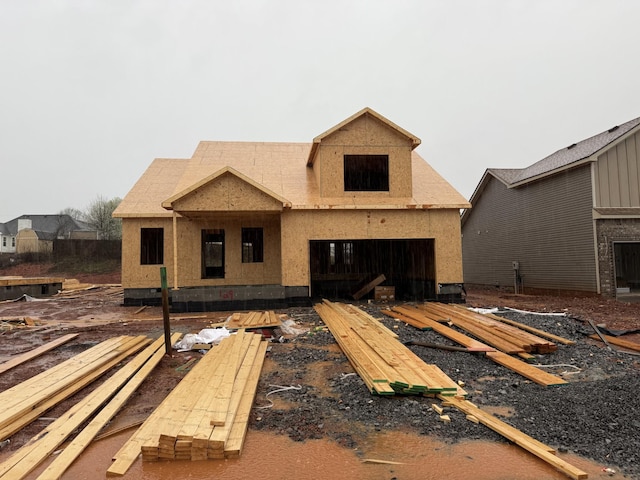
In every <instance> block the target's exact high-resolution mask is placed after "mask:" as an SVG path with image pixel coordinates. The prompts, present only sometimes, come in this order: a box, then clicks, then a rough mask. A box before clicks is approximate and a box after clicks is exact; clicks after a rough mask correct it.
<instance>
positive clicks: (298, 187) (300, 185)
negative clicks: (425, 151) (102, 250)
mask: <svg viewBox="0 0 640 480" xmlns="http://www.w3.org/2000/svg"><path fill="white" fill-rule="evenodd" d="M362 115H372V116H374V117H375V118H376V119H378V120H380V121H382V122H384V123H385V124H386V125H387V126H389V127H390V128H393V129H395V130H396V131H398V132H400V133H401V134H402V135H404V136H406V137H407V138H408V139H410V141H411V145H412V148H415V147H416V146H417V145H418V144H419V143H420V139H418V138H417V137H415V136H413V135H411V134H410V133H408V132H406V131H405V130H402V129H401V128H400V127H398V126H397V125H395V124H393V123H392V122H390V121H389V120H387V119H385V118H384V117H382V116H381V115H379V114H377V113H376V112H374V111H373V110H371V109H369V108H365V109H363V110H361V111H360V112H358V113H356V114H355V115H353V116H351V117H350V118H348V119H347V120H345V121H344V122H341V123H340V124H338V125H336V126H335V127H333V128H332V129H330V130H328V131H327V132H325V133H324V134H322V135H320V136H319V137H316V139H314V143H285V142H219V141H201V142H200V143H199V144H198V146H197V148H196V150H195V152H194V153H193V156H192V157H191V158H186V159H178V158H159V159H155V160H154V161H153V162H152V163H151V165H149V167H148V168H147V170H146V171H145V172H144V173H143V174H142V176H141V177H140V179H139V180H138V181H137V182H136V183H135V185H134V186H133V187H132V188H131V190H130V191H129V192H128V193H127V195H126V196H125V197H124V199H123V200H122V202H121V203H120V204H119V205H118V207H117V208H116V209H115V211H114V212H113V216H114V217H118V218H139V217H146V218H153V217H167V216H171V215H172V213H171V212H170V211H168V209H170V208H171V204H172V203H173V202H175V201H177V200H178V199H180V198H185V197H186V196H189V195H191V194H192V193H193V192H194V191H195V190H197V189H198V188H201V187H203V186H205V185H208V184H210V183H211V182H214V181H215V180H216V179H217V178H220V176H221V175H223V174H233V175H234V176H235V177H236V178H239V179H241V180H242V181H244V182H245V183H247V184H250V185H252V186H253V187H255V188H257V189H258V190H260V191H261V192H263V193H264V194H266V195H268V196H269V197H272V198H273V199H276V200H277V201H279V202H281V203H282V204H283V207H285V208H291V209H318V208H333V209H355V208H378V209H380V208H385V209H415V208H420V209H426V208H456V209H462V208H467V207H468V206H469V203H468V202H467V201H466V200H465V199H464V197H463V196H462V195H461V194H460V193H458V191H457V190H455V189H454V188H453V187H452V186H451V185H450V184H449V183H448V182H447V181H446V180H445V179H444V178H442V177H441V176H440V175H439V174H438V173H437V172H436V171H435V170H434V169H433V168H432V167H431V166H430V165H429V164H428V163H427V162H426V161H425V160H424V159H423V158H422V157H421V156H420V155H418V153H416V152H415V151H412V152H411V169H412V192H413V197H402V198H380V197H357V196H353V197H340V198H326V197H320V190H319V188H318V183H317V180H316V176H315V174H314V172H313V169H311V168H309V167H308V166H307V164H308V161H309V159H310V158H311V157H312V156H311V152H312V150H313V148H314V145H316V147H315V148H317V145H319V143H320V142H321V141H322V138H326V136H327V135H330V134H331V133H332V132H334V131H336V130H338V129H339V128H341V126H344V125H345V124H347V123H349V122H350V121H353V120H354V119H356V118H359V117H361V116H362Z"/></svg>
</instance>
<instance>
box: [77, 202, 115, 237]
mask: <svg viewBox="0 0 640 480" xmlns="http://www.w3.org/2000/svg"><path fill="white" fill-rule="evenodd" d="M121 201H122V199H121V198H118V197H114V198H112V199H110V200H109V199H106V198H105V197H103V196H102V195H98V197H97V198H96V199H95V200H94V201H93V202H91V204H90V205H89V207H88V208H87V210H86V211H85V213H84V221H85V222H87V223H88V224H89V225H90V226H91V227H93V228H95V229H96V230H97V232H98V238H100V239H103V240H119V239H121V238H122V220H120V219H119V218H113V217H112V216H111V215H112V214H113V211H114V210H115V209H116V207H117V206H118V205H119V204H120V202H121Z"/></svg>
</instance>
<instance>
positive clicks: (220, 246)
mask: <svg viewBox="0 0 640 480" xmlns="http://www.w3.org/2000/svg"><path fill="white" fill-rule="evenodd" d="M202 278H224V230H218V229H211V230H202Z"/></svg>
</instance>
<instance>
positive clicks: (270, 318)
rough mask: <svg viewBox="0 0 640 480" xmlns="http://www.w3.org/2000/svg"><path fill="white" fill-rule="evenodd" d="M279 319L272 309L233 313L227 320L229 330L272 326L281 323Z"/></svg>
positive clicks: (277, 325)
mask: <svg viewBox="0 0 640 480" xmlns="http://www.w3.org/2000/svg"><path fill="white" fill-rule="evenodd" d="M281 323H282V322H281V320H280V317H279V316H278V315H276V313H275V312H274V311H273V310H269V311H266V312H249V313H234V314H233V315H232V316H231V318H230V319H229V321H228V322H227V328H228V329H229V330H237V329H239V328H244V329H247V330H249V329H253V328H274V327H279V326H280V325H281Z"/></svg>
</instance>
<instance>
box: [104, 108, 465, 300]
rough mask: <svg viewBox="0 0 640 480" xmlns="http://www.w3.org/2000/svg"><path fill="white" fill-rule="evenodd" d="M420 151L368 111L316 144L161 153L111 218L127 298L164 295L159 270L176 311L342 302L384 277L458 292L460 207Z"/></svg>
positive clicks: (415, 290) (422, 289) (218, 145)
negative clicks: (116, 221)
mask: <svg viewBox="0 0 640 480" xmlns="http://www.w3.org/2000/svg"><path fill="white" fill-rule="evenodd" d="M419 144H420V140H419V139H418V138H417V137H415V136H414V135H412V134H410V133H409V132H407V131H405V130H403V129H402V128H400V127H398V126H397V125H395V124H394V123H392V122H390V121H389V120H387V119H386V118H384V117H383V116H381V115H379V114H378V113H376V112H375V111H373V110H371V109H369V108H365V109H363V110H361V111H360V112H358V113H356V114H355V115H353V116H351V117H350V118H348V119H346V120H345V121H343V122H341V123H340V124H338V125H336V126H335V127H333V128H331V129H330V130H328V131H326V132H325V133H323V134H321V135H319V136H318V137H316V138H315V139H314V140H313V142H312V143H262V142H256V143H254V142H215V141H203V142H200V144H199V145H198V147H197V148H196V150H195V152H194V154H193V156H192V157H191V158H189V159H156V160H155V161H154V162H153V163H152V164H151V165H150V166H149V167H148V169H147V170H146V171H145V172H144V174H143V175H142V177H141V178H140V179H139V180H138V182H137V183H136V184H135V185H134V186H133V188H132V189H131V191H130V192H129V193H128V194H127V195H126V196H125V198H124V199H123V201H122V202H121V204H120V205H119V206H118V208H117V209H116V210H115V212H114V216H116V217H120V218H122V241H123V252H122V265H123V267H122V284H123V287H124V291H125V304H128V305H140V304H153V303H156V304H157V303H158V302H159V301H160V298H161V293H160V290H159V288H158V287H159V286H160V273H159V268H158V267H160V266H166V268H167V276H168V281H169V287H170V299H171V305H172V309H173V311H197V310H216V309H217V310H220V309H234V308H267V307H269V308H271V307H277V306H288V305H296V304H308V303H309V302H310V300H311V298H312V297H316V298H317V297H326V298H350V297H351V295H352V293H353V292H354V291H356V290H357V289H358V288H359V287H360V286H362V285H363V284H366V282H369V281H371V280H372V279H373V278H379V279H380V278H382V277H381V276H382V275H384V278H385V281H384V283H383V284H382V285H387V286H393V287H395V293H396V296H397V297H398V298H400V299H435V298H438V296H439V295H448V296H454V297H455V296H456V294H457V295H459V288H458V287H456V286H459V285H460V284H461V282H462V257H461V243H460V209H462V208H465V207H467V206H469V204H468V203H467V202H466V200H465V199H464V198H463V197H462V196H461V195H460V194H459V193H458V192H457V191H456V190H455V189H454V188H453V187H451V185H449V184H448V183H447V182H446V181H445V180H444V179H443V178H442V177H441V176H440V175H438V174H437V173H436V172H435V171H434V170H433V168H431V166H430V165H429V164H428V163H427V162H425V161H424V160H423V159H422V158H421V157H420V156H419V155H418V154H417V153H416V152H415V151H414V149H415V147H417V146H418V145H419ZM369 295H371V293H369Z"/></svg>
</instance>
